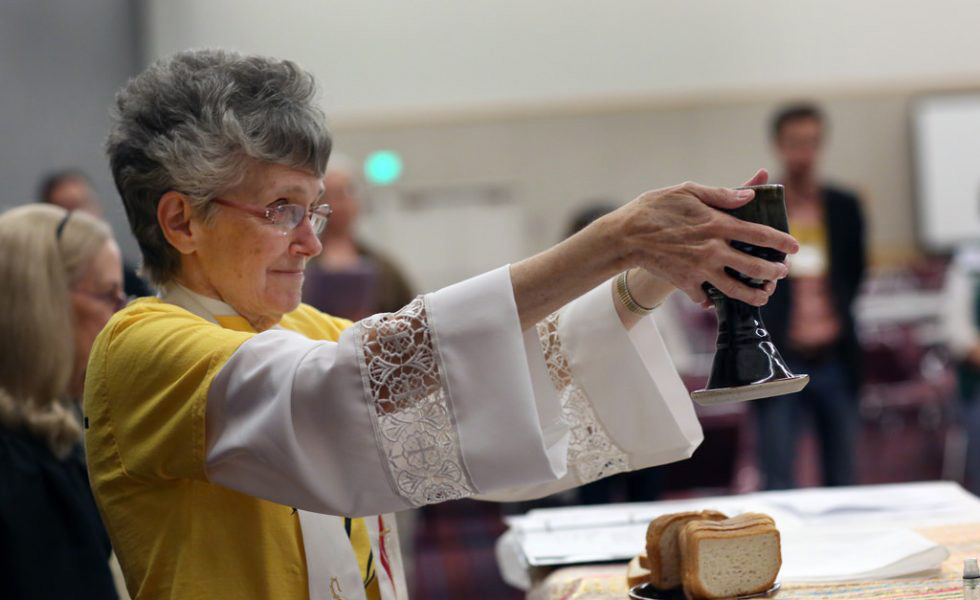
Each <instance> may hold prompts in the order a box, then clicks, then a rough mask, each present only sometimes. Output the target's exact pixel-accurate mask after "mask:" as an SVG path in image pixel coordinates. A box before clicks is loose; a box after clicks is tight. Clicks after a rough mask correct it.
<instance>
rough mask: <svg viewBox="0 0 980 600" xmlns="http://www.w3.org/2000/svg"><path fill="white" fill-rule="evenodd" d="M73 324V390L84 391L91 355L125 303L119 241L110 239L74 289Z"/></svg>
mask: <svg viewBox="0 0 980 600" xmlns="http://www.w3.org/2000/svg"><path fill="white" fill-rule="evenodd" d="M70 297H71V311H72V324H73V325H74V328H75V331H74V334H75V371H74V376H73V378H72V382H73V384H72V385H73V387H78V389H75V390H72V391H73V392H74V393H75V394H78V393H80V392H81V389H80V384H81V382H82V381H83V379H84V373H85V366H86V365H87V364H88V355H89V352H90V351H91V350H92V343H93V342H94V341H95V336H97V335H99V332H100V331H102V328H103V327H105V324H106V323H107V322H108V321H109V318H110V317H112V315H113V313H115V312H116V310H118V309H119V308H120V305H121V304H122V303H123V302H125V295H124V294H123V277H122V258H121V257H120V254H119V247H118V246H117V245H116V242H114V241H112V240H106V242H105V243H104V244H103V245H102V248H100V249H99V251H98V252H97V253H96V254H95V256H94V257H93V258H92V262H91V263H90V264H89V266H88V268H87V269H86V270H85V272H84V273H82V276H81V277H80V278H79V279H78V280H77V281H75V283H74V284H73V285H72V287H71V293H70Z"/></svg>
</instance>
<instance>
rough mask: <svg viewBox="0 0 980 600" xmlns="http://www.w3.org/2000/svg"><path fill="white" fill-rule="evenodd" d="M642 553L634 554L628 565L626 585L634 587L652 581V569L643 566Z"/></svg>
mask: <svg viewBox="0 0 980 600" xmlns="http://www.w3.org/2000/svg"><path fill="white" fill-rule="evenodd" d="M641 556H642V555H638V556H634V557H633V560H631V561H630V564H628V565H626V585H628V586H629V587H633V586H634V585H640V584H641V583H646V582H648V581H650V570H649V569H647V568H646V567H644V566H643V561H642V560H641V558H640V557H641Z"/></svg>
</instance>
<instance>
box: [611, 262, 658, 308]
mask: <svg viewBox="0 0 980 600" xmlns="http://www.w3.org/2000/svg"><path fill="white" fill-rule="evenodd" d="M628 274H629V269H627V270H625V271H623V272H622V273H620V274H619V276H618V277H616V295H617V296H618V297H619V301H620V302H622V303H623V306H625V307H626V310H628V311H630V312H631V313H636V314H638V315H648V314H650V313H652V312H653V309H654V308H657V307H656V306H654V307H651V308H647V307H645V306H643V305H642V304H640V303H639V302H637V301H636V300H634V299H633V295H632V294H630V288H629V286H628V285H627V284H626V277H627V276H628Z"/></svg>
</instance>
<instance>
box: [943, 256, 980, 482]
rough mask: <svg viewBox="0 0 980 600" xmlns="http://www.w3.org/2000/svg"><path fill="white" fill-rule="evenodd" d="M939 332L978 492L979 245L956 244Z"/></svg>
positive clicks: (968, 467)
mask: <svg viewBox="0 0 980 600" xmlns="http://www.w3.org/2000/svg"><path fill="white" fill-rule="evenodd" d="M943 296H944V303H943V310H942V311H940V315H941V318H942V325H943V332H944V334H945V338H946V343H947V346H948V347H949V350H950V353H951V354H952V355H953V358H954V359H955V360H956V361H957V367H958V369H957V376H958V377H957V378H958V380H959V381H958V383H959V396H960V410H961V415H962V416H961V419H960V420H959V421H960V423H961V424H962V426H963V429H964V431H965V433H966V441H967V445H966V464H965V469H966V473H965V483H966V487H967V489H969V490H970V491H971V492H973V493H974V494H978V495H980V244H976V243H974V244H966V245H964V246H962V247H960V248H959V249H958V250H957V252H956V255H955V256H954V257H953V262H952V264H951V265H950V267H949V270H948V271H947V272H946V281H945V282H944V285H943Z"/></svg>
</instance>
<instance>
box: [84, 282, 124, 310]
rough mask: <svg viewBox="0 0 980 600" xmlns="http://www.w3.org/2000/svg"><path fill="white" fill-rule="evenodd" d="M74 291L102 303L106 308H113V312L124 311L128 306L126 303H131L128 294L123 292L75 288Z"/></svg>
mask: <svg viewBox="0 0 980 600" xmlns="http://www.w3.org/2000/svg"><path fill="white" fill-rule="evenodd" d="M72 291H73V292H76V293H78V294H81V295H83V296H88V297H89V298H91V299H93V300H98V301H99V302H102V303H103V304H105V305H106V306H109V307H111V308H112V312H116V311H119V310H122V308H123V307H125V306H126V303H127V302H129V298H127V297H126V294H124V293H122V291H121V290H112V291H108V292H93V291H90V290H86V289H81V288H73V289H72Z"/></svg>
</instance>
